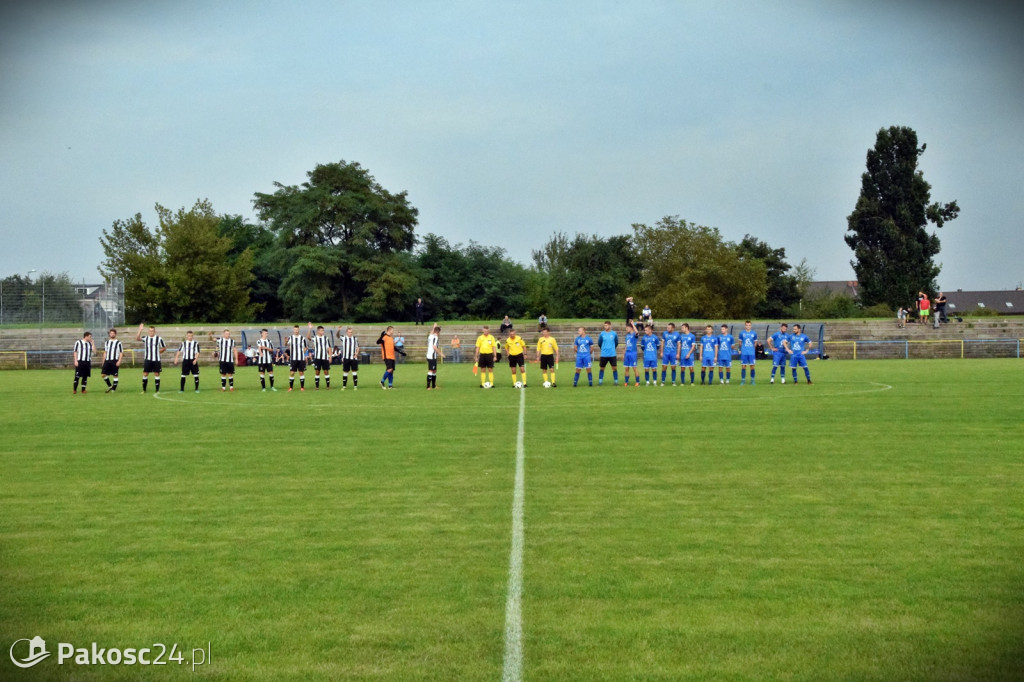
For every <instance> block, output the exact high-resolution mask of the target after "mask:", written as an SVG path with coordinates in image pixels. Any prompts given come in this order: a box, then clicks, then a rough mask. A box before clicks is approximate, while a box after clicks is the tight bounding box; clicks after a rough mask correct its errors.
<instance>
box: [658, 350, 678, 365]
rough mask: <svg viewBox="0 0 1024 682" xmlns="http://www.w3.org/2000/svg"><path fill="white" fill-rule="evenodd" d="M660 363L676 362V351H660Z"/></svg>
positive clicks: (671, 363)
mask: <svg viewBox="0 0 1024 682" xmlns="http://www.w3.org/2000/svg"><path fill="white" fill-rule="evenodd" d="M661 364H663V365H674V364H676V353H675V351H672V352H671V353H662V355H661Z"/></svg>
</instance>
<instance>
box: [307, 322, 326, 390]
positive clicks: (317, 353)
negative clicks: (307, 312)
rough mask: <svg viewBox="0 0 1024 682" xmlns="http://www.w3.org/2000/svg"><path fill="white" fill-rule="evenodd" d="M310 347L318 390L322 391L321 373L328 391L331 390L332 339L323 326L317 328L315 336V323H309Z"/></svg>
mask: <svg viewBox="0 0 1024 682" xmlns="http://www.w3.org/2000/svg"><path fill="white" fill-rule="evenodd" d="M307 338H308V339H309V343H310V347H311V348H312V350H313V372H314V374H315V378H314V379H313V381H314V385H315V386H316V390H318V391H319V390H320V372H323V373H324V382H325V383H326V384H327V390H328V391H329V390H331V339H330V337H328V336H327V333H326V332H325V331H324V328H323V325H320V326H319V327H317V328H316V336H313V323H312V322H310V323H309V332H308V333H307Z"/></svg>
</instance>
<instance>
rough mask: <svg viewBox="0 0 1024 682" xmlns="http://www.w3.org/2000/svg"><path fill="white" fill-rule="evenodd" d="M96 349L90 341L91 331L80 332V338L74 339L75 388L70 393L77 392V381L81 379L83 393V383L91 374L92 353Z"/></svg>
mask: <svg viewBox="0 0 1024 682" xmlns="http://www.w3.org/2000/svg"><path fill="white" fill-rule="evenodd" d="M95 350H96V344H94V343H93V342H92V332H86V333H84V334H82V338H80V339H78V340H77V341H75V355H74V361H75V388H74V390H73V391H72V393H78V381H79V380H81V381H82V395H85V385H86V384H88V383H89V377H90V376H92V354H93V352H94V351H95Z"/></svg>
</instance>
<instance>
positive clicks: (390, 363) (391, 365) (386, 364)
mask: <svg viewBox="0 0 1024 682" xmlns="http://www.w3.org/2000/svg"><path fill="white" fill-rule="evenodd" d="M384 369H386V370H387V369H389V370H391V371H392V372H394V371H395V361H394V360H388V359H387V358H385V360H384Z"/></svg>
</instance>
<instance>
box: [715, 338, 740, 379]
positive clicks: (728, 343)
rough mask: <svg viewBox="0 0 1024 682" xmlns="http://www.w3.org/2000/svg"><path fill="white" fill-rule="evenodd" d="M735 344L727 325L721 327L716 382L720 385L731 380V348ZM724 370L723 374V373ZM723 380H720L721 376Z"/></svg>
mask: <svg viewBox="0 0 1024 682" xmlns="http://www.w3.org/2000/svg"><path fill="white" fill-rule="evenodd" d="M735 343H736V339H735V337H733V335H732V334H730V333H729V325H727V324H723V325H722V333H721V334H719V335H718V361H717V364H718V381H719V383H722V384H727V383H729V380H730V379H732V347H733V344H735ZM723 370H724V372H723ZM723 373H724V374H725V378H724V379H723V378H722V374H723Z"/></svg>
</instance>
